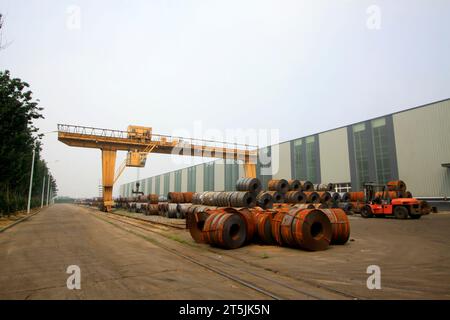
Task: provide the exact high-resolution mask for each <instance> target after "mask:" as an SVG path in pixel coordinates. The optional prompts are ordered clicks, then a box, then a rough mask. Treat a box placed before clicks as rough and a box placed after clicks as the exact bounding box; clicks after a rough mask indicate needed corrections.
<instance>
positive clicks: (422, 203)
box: [419, 200, 432, 215]
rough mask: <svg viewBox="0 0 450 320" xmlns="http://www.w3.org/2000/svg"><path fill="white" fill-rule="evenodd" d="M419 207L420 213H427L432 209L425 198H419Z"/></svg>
mask: <svg viewBox="0 0 450 320" xmlns="http://www.w3.org/2000/svg"><path fill="white" fill-rule="evenodd" d="M419 208H420V213H421V214H422V215H427V214H430V213H431V211H432V207H431V206H430V204H429V203H428V202H427V201H425V200H419Z"/></svg>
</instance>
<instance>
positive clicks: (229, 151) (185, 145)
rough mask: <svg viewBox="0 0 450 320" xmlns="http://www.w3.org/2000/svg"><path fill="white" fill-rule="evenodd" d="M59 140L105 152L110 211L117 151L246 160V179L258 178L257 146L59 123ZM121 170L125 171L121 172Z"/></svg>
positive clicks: (106, 196) (105, 195)
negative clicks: (134, 133) (136, 133)
mask: <svg viewBox="0 0 450 320" xmlns="http://www.w3.org/2000/svg"><path fill="white" fill-rule="evenodd" d="M58 140H59V141H61V142H63V143H65V144H67V145H69V146H72V147H81V148H96V149H101V150H102V176H103V201H104V206H105V208H106V210H108V211H109V210H110V209H111V206H112V205H113V199H112V191H113V185H114V182H115V180H116V179H115V177H114V169H115V161H116V153H117V151H133V152H140V153H144V154H146V153H149V152H150V153H161V154H174V155H184V156H195V157H209V158H221V159H231V160H242V161H243V162H244V172H245V176H246V177H256V157H257V147H255V146H250V145H244V144H236V143H226V142H219V141H212V140H202V139H192V138H183V137H174V136H167V135H159V134H153V133H152V134H150V135H148V136H133V135H131V134H130V132H129V131H120V130H111V129H101V128H93V127H83V126H75V125H66V124H58ZM118 171H119V172H121V169H120V168H119V170H118ZM116 178H117V177H116Z"/></svg>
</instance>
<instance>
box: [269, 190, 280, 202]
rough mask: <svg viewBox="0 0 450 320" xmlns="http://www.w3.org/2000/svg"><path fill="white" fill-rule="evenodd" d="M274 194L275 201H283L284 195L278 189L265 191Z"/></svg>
mask: <svg viewBox="0 0 450 320" xmlns="http://www.w3.org/2000/svg"><path fill="white" fill-rule="evenodd" d="M265 192H266V193H268V194H270V195H271V196H272V200H273V203H283V202H284V195H283V194H282V193H280V192H278V191H265Z"/></svg>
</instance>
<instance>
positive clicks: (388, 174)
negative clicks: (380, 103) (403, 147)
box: [371, 118, 392, 183]
mask: <svg viewBox="0 0 450 320" xmlns="http://www.w3.org/2000/svg"><path fill="white" fill-rule="evenodd" d="M371 124H372V137H373V149H374V155H375V170H376V178H377V182H378V183H386V182H388V181H389V180H390V179H391V178H392V170H391V157H390V152H389V137H388V132H387V130H386V119H385V118H380V119H376V120H372V123H371Z"/></svg>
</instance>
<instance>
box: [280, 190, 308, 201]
mask: <svg viewBox="0 0 450 320" xmlns="http://www.w3.org/2000/svg"><path fill="white" fill-rule="evenodd" d="M284 202H286V203H305V202H306V195H305V194H304V193H303V192H302V191H288V192H286V194H285V195H284Z"/></svg>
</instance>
